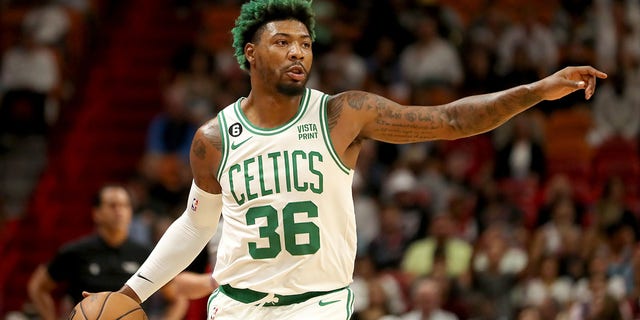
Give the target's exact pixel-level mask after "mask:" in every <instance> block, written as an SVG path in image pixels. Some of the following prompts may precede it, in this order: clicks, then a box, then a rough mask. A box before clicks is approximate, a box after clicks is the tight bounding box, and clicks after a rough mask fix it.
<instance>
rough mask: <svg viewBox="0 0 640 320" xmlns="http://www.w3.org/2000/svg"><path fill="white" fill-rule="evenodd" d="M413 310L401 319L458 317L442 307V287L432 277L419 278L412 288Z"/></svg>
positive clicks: (453, 319)
mask: <svg viewBox="0 0 640 320" xmlns="http://www.w3.org/2000/svg"><path fill="white" fill-rule="evenodd" d="M411 298H412V300H413V305H414V307H413V309H412V311H410V312H408V313H406V314H404V315H403V316H402V317H400V319H401V320H422V319H429V320H457V319H458V317H457V316H456V315H455V314H453V313H451V312H448V311H445V310H443V309H442V299H443V297H442V288H441V286H440V284H439V282H438V281H436V280H434V279H431V278H422V279H417V280H416V282H415V284H414V288H413V290H412V294H411Z"/></svg>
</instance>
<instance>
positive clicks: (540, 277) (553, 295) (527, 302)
mask: <svg viewBox="0 0 640 320" xmlns="http://www.w3.org/2000/svg"><path fill="white" fill-rule="evenodd" d="M533 267H534V269H535V270H533V272H532V277H531V278H529V279H528V280H527V281H526V282H524V283H521V284H520V292H521V295H520V296H521V297H520V299H519V300H518V304H519V305H520V306H534V307H537V308H540V309H541V310H547V311H549V312H550V313H551V314H552V315H553V317H555V314H556V313H558V312H560V310H562V309H564V308H565V307H566V306H568V305H569V304H570V303H571V299H572V283H571V280H570V279H568V278H566V277H561V276H560V275H559V261H558V259H557V258H556V257H554V256H551V255H549V256H544V257H542V259H541V260H539V262H538V263H536V264H535V265H534V266H533Z"/></svg>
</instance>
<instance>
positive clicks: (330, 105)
mask: <svg viewBox="0 0 640 320" xmlns="http://www.w3.org/2000/svg"><path fill="white" fill-rule="evenodd" d="M343 104H344V97H343V96H338V97H335V98H334V97H331V98H329V101H328V102H327V121H328V122H329V123H328V125H329V130H331V129H333V128H334V127H335V126H336V124H337V123H338V119H340V114H341V113H342V106H343Z"/></svg>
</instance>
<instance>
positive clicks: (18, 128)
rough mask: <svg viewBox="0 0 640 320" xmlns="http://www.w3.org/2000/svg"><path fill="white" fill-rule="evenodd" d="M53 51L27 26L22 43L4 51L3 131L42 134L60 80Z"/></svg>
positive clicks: (1, 78) (1, 79) (0, 106)
mask: <svg viewBox="0 0 640 320" xmlns="http://www.w3.org/2000/svg"><path fill="white" fill-rule="evenodd" d="M58 69H59V66H58V62H57V60H56V56H55V54H54V52H53V51H52V50H51V49H50V48H48V47H46V46H43V45H41V44H39V43H38V42H37V41H36V39H35V35H34V30H33V29H30V28H24V29H23V32H22V34H21V35H20V38H19V43H18V44H16V45H14V46H12V47H10V48H9V49H7V51H5V53H4V55H3V57H2V70H1V75H0V96H1V97H2V100H1V102H0V110H1V111H0V112H1V115H2V120H1V122H0V124H1V125H0V127H1V129H0V133H21V134H25V133H26V134H31V133H37V134H43V133H45V131H46V128H47V123H46V118H45V114H46V112H47V110H46V108H47V106H48V105H49V106H52V107H53V106H55V102H54V100H53V98H54V97H55V90H56V88H57V86H58V85H59V84H60V73H59V70H58Z"/></svg>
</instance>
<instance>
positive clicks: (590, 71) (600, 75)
mask: <svg viewBox="0 0 640 320" xmlns="http://www.w3.org/2000/svg"><path fill="white" fill-rule="evenodd" d="M580 71H581V73H582V72H583V71H586V72H587V73H588V74H589V75H592V76H595V77H598V78H600V79H606V78H607V74H606V73H604V72H602V71H600V70H598V69H596V68H594V67H591V66H586V67H583V69H582V70H580Z"/></svg>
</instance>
